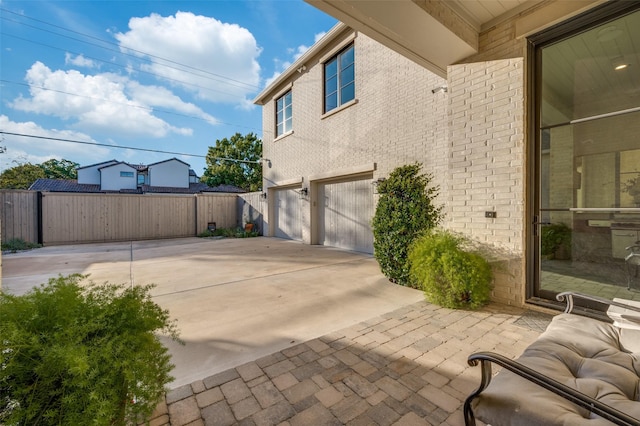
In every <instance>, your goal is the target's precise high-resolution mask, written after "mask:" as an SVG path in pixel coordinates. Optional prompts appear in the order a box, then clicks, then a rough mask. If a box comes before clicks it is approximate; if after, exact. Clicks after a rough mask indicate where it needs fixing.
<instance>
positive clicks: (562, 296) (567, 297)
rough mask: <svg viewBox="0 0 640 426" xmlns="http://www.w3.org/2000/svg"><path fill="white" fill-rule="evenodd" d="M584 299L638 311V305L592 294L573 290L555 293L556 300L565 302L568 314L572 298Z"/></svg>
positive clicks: (639, 308) (639, 309)
mask: <svg viewBox="0 0 640 426" xmlns="http://www.w3.org/2000/svg"><path fill="white" fill-rule="evenodd" d="M574 298H576V299H584V300H589V301H591V302H597V303H601V304H603V305H609V306H617V307H619V308H624V309H628V310H630V311H635V312H640V307H638V306H634V305H629V304H626V303H624V302H619V301H613V300H609V299H605V298H604V297H598V296H592V295H590V294H583V293H576V292H573V291H565V292H562V293H559V294H557V295H556V299H557V300H558V302H566V303H567V306H566V307H565V308H564V312H565V313H567V314H570V313H571V312H572V311H573V308H574V303H573V299H574Z"/></svg>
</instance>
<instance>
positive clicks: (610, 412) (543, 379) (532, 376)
mask: <svg viewBox="0 0 640 426" xmlns="http://www.w3.org/2000/svg"><path fill="white" fill-rule="evenodd" d="M574 298H580V299H584V300H588V301H593V302H597V303H601V304H605V305H609V306H617V307H619V308H624V309H627V310H629V311H635V312H640V308H638V307H636V306H631V305H628V304H625V303H620V302H615V301H612V300H608V299H604V298H600V297H596V296H591V295H585V294H581V293H575V292H564V293H560V294H558V295H557V299H558V300H559V301H561V302H562V301H565V302H566V308H565V310H564V313H567V314H571V313H572V312H573V309H574ZM525 352H526V351H525ZM468 363H469V365H470V366H477V365H478V364H480V366H481V381H480V386H479V387H478V389H477V390H476V391H474V392H473V393H472V394H471V395H469V397H468V398H467V399H466V400H465V403H464V420H465V424H466V425H467V426H471V425H475V424H476V420H475V415H474V411H473V401H474V399H476V398H477V397H478V396H479V395H480V394H481V393H482V392H483V391H484V390H485V389H486V388H487V387H488V386H489V384H490V383H491V380H492V378H493V375H492V370H491V364H496V365H498V366H500V367H502V369H503V371H504V370H508V371H509V372H511V373H513V374H515V375H516V376H518V377H520V378H523V379H525V380H527V381H528V382H531V383H534V384H535V385H538V386H540V387H542V388H544V389H546V390H548V391H549V392H552V393H553V394H555V395H558V396H560V397H562V398H564V399H565V400H567V401H569V402H571V403H573V404H575V405H577V406H578V407H582V409H584V410H587V411H588V413H590V414H591V415H595V416H597V417H600V418H602V419H606V420H608V421H610V422H612V423H613V424H617V425H636V426H638V425H640V419H638V418H635V417H633V416H631V415H629V414H628V413H624V412H622V411H620V410H618V409H616V408H614V407H612V406H611V405H609V404H606V403H603V402H601V401H599V400H597V399H594V398H593V397H591V396H589V395H586V394H584V393H582V392H580V391H578V390H576V389H574V388H573V387H571V386H567V385H566V384H563V383H561V382H559V381H557V380H555V379H554V378H552V377H550V376H548V375H546V374H543V373H541V372H540V371H537V370H536V369H534V368H530V367H528V366H526V365H523V363H522V362H519V361H517V360H512V359H510V358H507V357H504V356H502V355H499V354H496V353H493V352H478V353H474V354H472V355H471V356H469V358H468ZM501 374H503V373H502V371H501V372H500V373H498V376H500V375H501ZM507 375H508V373H507ZM511 377H514V376H513V375H511V376H508V377H507V378H506V380H510V378H511ZM504 380H505V379H504V377H503V381H504ZM527 397H528V395H526V394H523V395H518V396H517V397H516V398H523V399H524V400H523V401H522V404H526V399H527ZM496 410H500V408H496ZM485 414H486V409H485ZM485 417H486V415H485ZM490 417H491V416H490ZM592 417H593V416H592ZM495 418H496V419H500V420H492V419H486V418H485V419H483V420H484V421H485V422H487V420H489V421H488V423H491V424H493V422H494V421H495V422H498V423H499V422H500V421H505V414H504V413H499V412H496V413H495ZM585 420H586V419H585ZM509 422H510V420H506V421H505V423H509ZM533 423H535V421H534V422H533Z"/></svg>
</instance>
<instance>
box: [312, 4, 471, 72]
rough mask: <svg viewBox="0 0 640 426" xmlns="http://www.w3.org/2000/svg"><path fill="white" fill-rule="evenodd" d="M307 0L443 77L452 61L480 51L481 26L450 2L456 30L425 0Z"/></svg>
mask: <svg viewBox="0 0 640 426" xmlns="http://www.w3.org/2000/svg"><path fill="white" fill-rule="evenodd" d="M305 1H306V2H307V3H309V4H311V5H312V6H314V7H316V8H318V9H320V10H322V11H323V12H325V13H327V14H329V15H331V16H333V17H334V18H336V19H338V20H340V21H341V22H344V23H345V24H347V25H348V26H350V27H351V28H353V29H355V30H357V31H360V32H362V33H364V34H366V35H367V36H369V37H371V38H373V39H374V40H376V41H377V42H379V43H381V44H383V45H385V46H387V47H389V48H390V49H393V50H395V51H396V52H398V53H401V54H402V55H404V56H406V57H407V58H409V59H411V60H413V61H414V62H417V63H418V64H420V65H422V66H424V67H425V68H426V69H428V70H429V71H431V72H433V73H435V74H437V75H439V76H441V77H446V74H447V66H448V65H451V64H453V63H456V62H458V61H460V60H462V59H464V58H466V57H468V56H471V55H473V54H475V53H477V51H478V30H479V29H478V28H474V27H473V25H472V24H470V23H468V22H467V21H465V20H464V19H463V18H461V17H459V16H457V15H456V14H455V12H453V11H452V10H451V9H450V8H448V7H446V6H445V7H446V10H445V9H443V10H444V11H445V12H448V13H449V15H450V16H451V17H452V18H453V19H454V20H455V25H452V26H453V27H455V28H454V29H453V30H452V29H450V28H448V27H447V26H445V25H444V24H443V23H442V22H440V21H439V20H438V19H436V18H435V17H434V16H432V15H431V14H430V13H429V12H428V11H427V9H426V5H425V2H417V1H413V0H394V1H375V0H371V1H370V0H305ZM431 13H433V10H431ZM449 20H450V19H449ZM454 31H455V32H454Z"/></svg>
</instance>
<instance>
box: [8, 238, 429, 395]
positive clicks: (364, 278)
mask: <svg viewBox="0 0 640 426" xmlns="http://www.w3.org/2000/svg"><path fill="white" fill-rule="evenodd" d="M2 263H3V267H2V272H3V277H2V289H3V291H6V292H8V293H14V294H22V293H24V292H26V291H28V290H29V289H30V288H32V287H33V286H35V285H38V284H40V283H43V282H46V281H47V280H48V278H50V277H55V276H57V275H58V274H63V275H67V274H71V273H76V272H77V273H82V274H90V275H91V279H92V280H93V281H95V282H98V283H101V282H104V281H109V282H112V283H127V284H129V283H133V284H134V285H145V284H151V283H153V284H156V285H157V287H156V288H155V289H154V292H153V295H154V299H155V300H156V302H157V303H158V304H159V305H160V306H162V307H163V308H166V309H168V310H169V312H170V314H171V316H172V318H176V319H177V320H178V327H179V329H180V332H181V338H182V339H183V340H184V341H185V342H186V344H185V345H184V346H181V345H178V344H176V343H175V342H173V341H171V340H170V339H163V341H164V342H165V344H166V345H167V346H168V347H169V349H170V351H171V354H172V357H173V362H174V364H175V365H176V368H175V369H174V370H173V375H174V377H175V380H174V382H172V383H171V385H170V387H171V388H176V387H179V386H182V385H185V384H188V383H192V382H194V381H195V380H199V379H202V378H204V377H208V376H211V375H213V374H216V373H219V372H222V371H225V370H227V369H229V368H232V367H236V366H239V365H242V364H244V363H246V362H249V361H252V360H255V359H258V358H260V357H263V356H265V355H268V354H271V353H274V352H277V351H281V350H283V349H286V348H288V347H291V346H295V345H296V344H298V343H301V342H304V341H307V340H310V339H314V338H316V337H319V336H323V335H325V334H328V333H330V332H332V331H335V330H339V329H342V328H345V327H348V326H351V325H353V324H357V323H360V322H362V321H365V320H367V319H369V318H372V317H376V316H379V315H381V314H382V313H385V312H389V311H392V310H395V309H398V308H399V307H402V306H406V305H410V304H412V303H415V302H418V301H421V300H423V294H422V292H420V291H418V290H413V289H409V288H405V287H401V286H398V285H394V284H391V283H390V282H389V281H388V280H387V279H386V278H385V277H384V276H383V275H382V274H381V273H380V269H379V267H378V264H377V262H376V261H375V259H373V258H372V257H371V256H369V255H365V254H361V253H354V252H349V251H344V250H339V249H333V248H328V247H322V246H309V245H304V244H301V243H298V242H294V241H287V240H282V239H277V238H267V237H259V238H247V239H200V238H182V239H173V240H159V241H136V242H131V243H104V244H83V245H76V246H56V247H45V248H41V249H37V250H33V251H29V252H23V253H16V254H6V255H3V256H2Z"/></svg>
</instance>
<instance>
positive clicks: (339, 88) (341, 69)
mask: <svg viewBox="0 0 640 426" xmlns="http://www.w3.org/2000/svg"><path fill="white" fill-rule="evenodd" d="M349 51H351V52H352V53H351V54H352V56H353V59H352V61H351V62H350V63H348V64H347V65H346V66H344V64H343V61H342V60H343V58H344V57H345V56H346V55H347V53H348V52H349ZM334 61H335V62H336V72H335V74H331V76H330V77H327V67H328V66H329V65H330V64H332V63H333V62H334ZM355 66H356V61H355V43H354V42H353V40H350V42H349V43H348V44H347V45H345V46H341V48H340V50H339V51H338V52H336V53H335V54H333V55H331V56H330V57H328V58H327V59H326V60H324V61H322V74H323V78H322V112H323V114H330V113H332V112H335V111H338V110H340V108H342V107H344V106H345V105H348V104H350V103H351V102H355V101H356V89H355V85H356V73H355ZM349 68H352V78H351V79H350V80H349V81H347V82H345V81H343V77H344V74H345V72H346V70H347V69H349ZM332 78H335V79H336V83H335V86H336V89H335V91H333V92H331V95H334V94H335V96H336V105H335V106H332V107H331V108H328V105H327V99H328V97H329V95H328V94H327V82H328V80H330V79H332ZM350 85H352V86H353V90H352V96H351V97H350V98H349V99H346V100H345V99H344V98H343V96H344V94H343V90H344V89H345V88H346V87H348V86H350Z"/></svg>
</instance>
